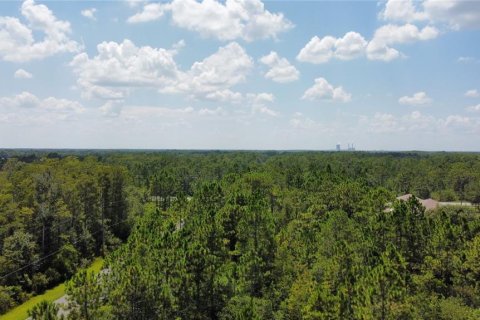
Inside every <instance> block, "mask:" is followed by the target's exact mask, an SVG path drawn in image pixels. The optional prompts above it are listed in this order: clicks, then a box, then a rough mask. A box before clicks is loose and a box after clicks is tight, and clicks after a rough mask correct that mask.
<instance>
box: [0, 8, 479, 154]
mask: <svg viewBox="0 0 480 320" xmlns="http://www.w3.org/2000/svg"><path fill="white" fill-rule="evenodd" d="M479 75H480V2H478V1H464V0H455V1H454V0H424V1H415V2H414V1H409V0H393V1H392V0H389V1H382V2H376V1H305V2H297V1H266V2H261V1H259V0H228V1H220V2H217V1H214V0H209V1H195V0H173V1H168V2H167V1H163V2H147V1H107V2H101V1H92V2H88V1H33V0H26V1H24V2H20V1H18V2H17V1H4V2H0V81H1V84H2V85H1V86H0V147H33V148H36V147H40V148H154V149H157V148H158V149H165V148H168V149H313V150H327V149H333V148H334V147H335V145H336V144H337V143H340V144H341V145H342V147H346V146H347V144H348V143H353V144H355V146H356V148H357V149H359V150H466V151H480V139H479V137H480V76H479Z"/></svg>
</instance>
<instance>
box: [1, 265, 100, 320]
mask: <svg viewBox="0 0 480 320" xmlns="http://www.w3.org/2000/svg"><path fill="white" fill-rule="evenodd" d="M102 265H103V259H102V258H97V259H95V260H94V261H93V263H92V264H91V265H90V266H89V267H88V271H94V272H97V273H98V272H100V270H101V268H102ZM64 295H65V283H62V284H59V285H58V286H56V287H54V288H52V289H50V290H47V291H45V292H44V293H43V294H40V295H38V296H34V297H32V298H30V299H29V300H27V301H25V302H24V303H22V304H21V305H19V306H17V307H15V308H13V309H12V310H10V311H9V312H7V313H5V314H4V315H0V320H22V319H26V318H28V314H27V311H28V310H30V309H31V308H33V306H34V305H36V304H37V303H39V302H40V301H42V300H47V301H55V300H57V299H59V298H61V297H62V296H64Z"/></svg>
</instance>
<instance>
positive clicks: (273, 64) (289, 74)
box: [260, 51, 300, 83]
mask: <svg viewBox="0 0 480 320" xmlns="http://www.w3.org/2000/svg"><path fill="white" fill-rule="evenodd" d="M260 62H261V63H263V64H265V65H267V66H268V67H270V69H269V70H268V71H267V72H266V73H265V78H267V79H271V80H273V81H275V82H279V83H286V82H292V81H295V80H298V77H299V75H300V72H298V70H297V68H295V67H294V66H292V65H291V64H290V62H288V60H287V59H286V58H282V57H280V56H279V55H278V54H277V53H276V52H275V51H271V52H270V53H269V54H268V55H266V56H263V57H261V58H260Z"/></svg>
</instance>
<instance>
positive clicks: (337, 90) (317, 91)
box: [302, 78, 352, 102]
mask: <svg viewBox="0 0 480 320" xmlns="http://www.w3.org/2000/svg"><path fill="white" fill-rule="evenodd" d="M351 98H352V95H351V94H350V93H348V92H346V91H345V90H344V89H343V88H342V87H341V86H340V87H334V86H332V85H331V84H330V83H328V81H327V80H326V79H324V78H316V79H315V84H314V85H313V86H312V87H310V88H309V89H307V91H305V93H304V94H303V96H302V99H306V100H311V101H316V100H330V101H338V102H349V101H350V100H351Z"/></svg>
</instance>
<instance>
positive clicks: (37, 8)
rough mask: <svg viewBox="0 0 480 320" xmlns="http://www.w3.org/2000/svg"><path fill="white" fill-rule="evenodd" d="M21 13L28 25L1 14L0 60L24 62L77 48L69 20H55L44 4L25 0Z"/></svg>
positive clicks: (76, 49)
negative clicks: (71, 34) (37, 38)
mask: <svg viewBox="0 0 480 320" xmlns="http://www.w3.org/2000/svg"><path fill="white" fill-rule="evenodd" d="M21 13H22V15H23V17H24V18H25V19H26V21H27V23H28V24H24V23H22V22H21V21H20V20H19V19H17V18H14V17H6V16H0V59H3V60H5V61H13V62H26V61H31V60H35V59H43V58H46V57H49V56H52V55H54V54H57V53H62V52H76V51H78V50H79V48H80V46H79V45H78V43H77V42H75V41H73V40H71V39H70V37H69V34H70V33H71V28H70V23H69V22H68V21H63V20H58V19H57V18H56V17H55V15H54V14H53V12H52V11H51V10H50V9H49V8H48V7H47V6H46V5H43V4H36V3H35V2H34V1H33V0H26V1H24V2H23V4H22V6H21ZM37 32H38V33H40V34H43V35H44V37H43V39H42V40H36V39H35V37H34V34H36V33H37Z"/></svg>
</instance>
